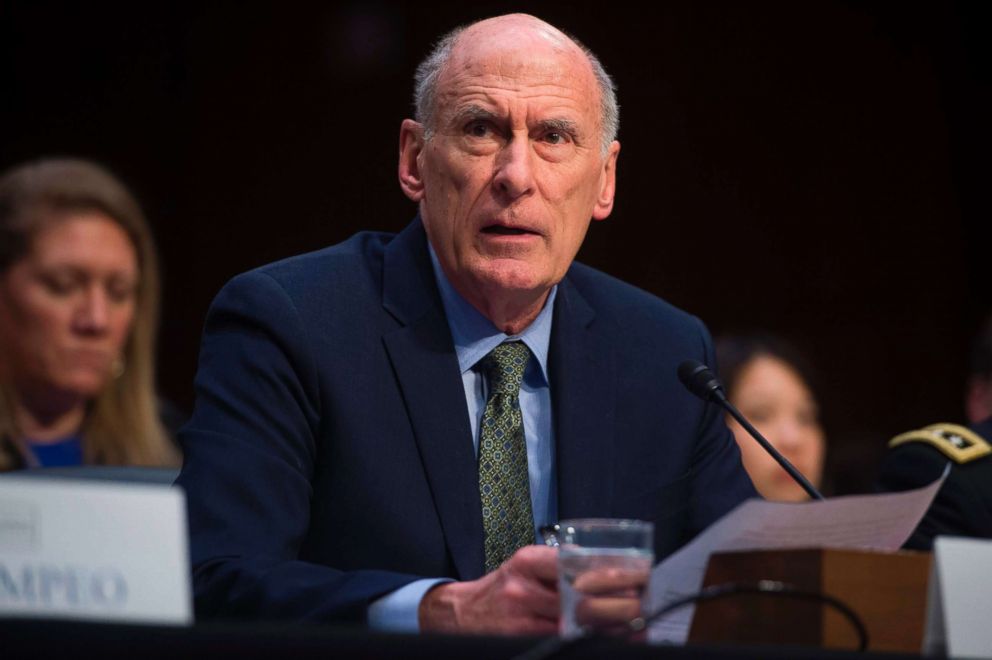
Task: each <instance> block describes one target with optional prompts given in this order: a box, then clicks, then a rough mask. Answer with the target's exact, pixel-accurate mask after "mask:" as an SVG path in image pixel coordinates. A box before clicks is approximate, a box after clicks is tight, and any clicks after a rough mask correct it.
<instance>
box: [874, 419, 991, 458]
mask: <svg viewBox="0 0 992 660" xmlns="http://www.w3.org/2000/svg"><path fill="white" fill-rule="evenodd" d="M907 442H925V443H926V444H928V445H932V446H934V447H936V448H937V449H939V450H940V451H941V452H942V453H943V454H945V455H946V456H947V457H948V458H951V459H953V460H954V461H955V462H957V463H968V462H970V461H973V460H975V459H976V458H981V457H982V456H988V455H989V454H992V445H989V443H988V442H987V441H986V440H985V439H984V438H982V436H980V435H978V434H977V433H975V432H974V431H972V430H970V429H967V428H965V427H963V426H959V425H957V424H931V425H930V426H927V427H924V428H922V429H919V430H918V431H909V432H907V433H902V434H900V435H897V436H896V437H894V438H892V439H891V440H889V449H891V448H893V447H898V446H899V445H901V444H905V443H907Z"/></svg>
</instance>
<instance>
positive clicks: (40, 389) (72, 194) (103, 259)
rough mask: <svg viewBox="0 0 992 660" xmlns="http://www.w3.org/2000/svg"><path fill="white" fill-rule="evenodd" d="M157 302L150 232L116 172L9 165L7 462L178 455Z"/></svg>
mask: <svg viewBox="0 0 992 660" xmlns="http://www.w3.org/2000/svg"><path fill="white" fill-rule="evenodd" d="M158 303H159V279H158V266H157V263H156V258H155V249H154V245H153V243H152V239H151V233H150V231H149V229H148V225H147V223H146V221H145V218H144V215H143V214H142V212H141V209H140V207H139V206H138V203H137V202H136V201H135V199H134V197H133V196H132V195H131V194H130V193H129V192H128V191H127V189H126V188H125V187H124V186H123V184H122V183H121V182H120V181H119V180H117V179H116V178H115V177H114V176H113V175H112V174H110V173H109V172H107V171H106V170H105V169H103V168H101V167H100V166H98V165H95V164H93V163H90V162H87V161H83V160H70V159H49V160H39V161H35V162H31V163H27V164H23V165H20V166H17V167H14V168H13V169H11V170H8V171H7V172H6V173H4V174H3V175H2V177H0V470H11V469H17V468H20V467H38V466H54V465H76V464H103V465H149V466H151V465H155V466H164V465H173V464H176V463H177V462H178V454H177V451H176V448H175V445H174V444H173V442H172V441H171V439H170V438H169V435H168V433H167V432H166V430H165V428H164V427H163V424H162V422H161V420H160V417H159V409H158V405H157V401H156V397H155V388H154V383H155V369H154V353H155V331H156V326H157V322H158Z"/></svg>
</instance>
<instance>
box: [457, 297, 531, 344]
mask: <svg viewBox="0 0 992 660" xmlns="http://www.w3.org/2000/svg"><path fill="white" fill-rule="evenodd" d="M459 293H462V292H460V291H459ZM462 297H463V298H465V299H466V300H467V301H468V302H469V304H471V305H472V306H473V307H475V308H476V309H477V310H479V313H481V314H482V315H483V316H485V317H486V318H487V319H489V320H490V321H492V323H493V325H494V326H496V327H497V328H498V329H499V330H500V331H502V332H505V333H506V334H508V335H519V334H520V333H521V332H523V331H524V330H526V329H527V327H528V326H529V325H530V324H531V323H533V322H534V319H536V318H537V316H538V314H540V313H541V310H542V309H544V303H545V302H546V301H547V299H548V291H544V292H542V293H540V294H539V295H538V296H537V297H536V298H535V297H533V296H525V297H521V298H520V299H511V298H510V297H508V296H502V297H500V296H495V297H484V296H479V297H477V298H473V297H470V296H466V295H465V294H464V293H462Z"/></svg>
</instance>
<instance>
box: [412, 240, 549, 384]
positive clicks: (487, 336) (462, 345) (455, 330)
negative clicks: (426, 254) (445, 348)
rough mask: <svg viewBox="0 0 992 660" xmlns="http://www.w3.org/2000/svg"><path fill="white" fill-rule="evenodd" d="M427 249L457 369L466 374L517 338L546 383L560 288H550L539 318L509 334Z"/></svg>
mask: <svg viewBox="0 0 992 660" xmlns="http://www.w3.org/2000/svg"><path fill="white" fill-rule="evenodd" d="M427 249H428V250H429V251H430V254H431V265H432V266H433V267H434V279H435V280H436V281H437V288H438V290H439V291H440V292H441V302H442V304H443V305H444V312H445V314H446V315H447V317H448V327H449V328H450V329H451V338H452V339H453V340H454V342H455V355H456V356H457V357H458V368H459V369H460V370H461V373H463V374H464V373H465V372H466V371H468V370H469V369H471V368H472V367H474V366H475V364H476V363H477V362H478V361H479V360H481V359H482V358H484V357H485V356H486V355H488V354H489V351H491V350H493V349H494V348H496V347H497V346H499V345H500V344H502V343H503V342H504V341H506V340H508V339H517V340H520V341H522V342H523V343H525V344H526V345H527V348H529V349H530V352H531V353H533V354H534V357H536V358H537V363H538V365H539V366H540V368H541V375H542V376H543V377H544V382H545V383H547V382H550V381H549V380H548V346H549V345H550V343H551V318H552V315H553V310H554V303H555V296H556V295H557V293H558V285H555V286H553V287H551V291H550V292H549V293H548V299H547V300H546V301H545V303H544V308H543V309H541V313H540V314H538V315H537V318H536V319H534V321H533V322H532V323H531V324H530V325H529V326H527V327H526V328H525V329H524V331H523V332H521V333H520V334H517V335H508V334H506V333H505V332H502V331H500V330H499V328H497V327H496V326H495V325H493V323H492V321H490V320H489V319H487V318H486V317H485V316H483V315H482V314H481V313H480V312H479V310H477V309H476V308H475V307H473V306H472V305H471V304H469V302H468V301H467V300H465V299H464V298H462V296H461V294H459V293H458V292H457V291H455V287H453V286H452V285H451V282H449V281H448V278H447V277H445V275H444V270H442V268H441V263H440V262H439V261H438V258H437V254H436V253H435V252H434V247H433V246H432V245H431V244H430V242H428V244H427Z"/></svg>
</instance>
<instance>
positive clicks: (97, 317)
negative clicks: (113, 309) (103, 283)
mask: <svg viewBox="0 0 992 660" xmlns="http://www.w3.org/2000/svg"><path fill="white" fill-rule="evenodd" d="M109 323H110V301H109V300H108V298H107V293H106V291H104V290H103V289H102V288H101V287H99V286H91V287H89V288H87V289H86V290H85V291H84V292H83V296H82V298H81V299H80V301H79V307H78V308H77V309H76V317H75V325H76V328H77V329H78V330H79V331H81V332H86V333H88V334H100V333H102V332H104V331H106V329H107V327H108V325H109Z"/></svg>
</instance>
